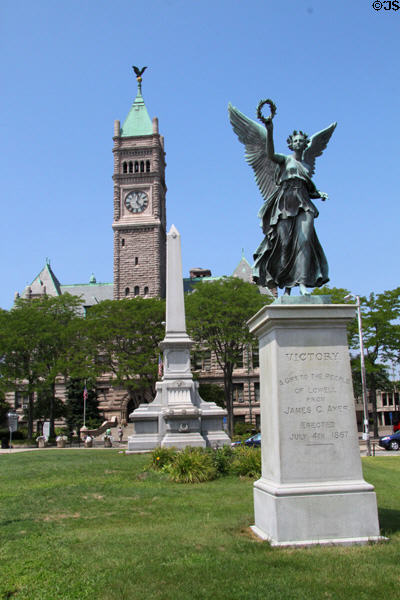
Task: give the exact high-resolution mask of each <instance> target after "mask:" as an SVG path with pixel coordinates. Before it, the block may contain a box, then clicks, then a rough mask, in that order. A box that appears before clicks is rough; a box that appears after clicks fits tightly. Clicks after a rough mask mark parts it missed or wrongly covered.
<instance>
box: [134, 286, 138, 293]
mask: <svg viewBox="0 0 400 600" xmlns="http://www.w3.org/2000/svg"><path fill="white" fill-rule="evenodd" d="M134 294H135V296H139V286H138V285H135V291H134Z"/></svg>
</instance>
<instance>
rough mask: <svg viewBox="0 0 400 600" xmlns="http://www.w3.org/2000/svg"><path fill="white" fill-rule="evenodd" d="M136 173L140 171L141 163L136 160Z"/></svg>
mask: <svg viewBox="0 0 400 600" xmlns="http://www.w3.org/2000/svg"><path fill="white" fill-rule="evenodd" d="M135 173H139V163H138V161H137V160H135Z"/></svg>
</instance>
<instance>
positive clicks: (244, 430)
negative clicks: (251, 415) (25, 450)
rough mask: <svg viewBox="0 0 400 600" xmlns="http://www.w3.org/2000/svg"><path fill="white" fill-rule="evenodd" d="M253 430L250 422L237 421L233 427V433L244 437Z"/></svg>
mask: <svg viewBox="0 0 400 600" xmlns="http://www.w3.org/2000/svg"><path fill="white" fill-rule="evenodd" d="M254 430H255V428H254V425H253V424H252V423H245V422H244V421H239V422H238V423H235V425H234V428H233V433H234V435H237V436H240V437H241V436H246V439H247V438H248V437H249V436H250V435H251V434H252V433H253V431H254Z"/></svg>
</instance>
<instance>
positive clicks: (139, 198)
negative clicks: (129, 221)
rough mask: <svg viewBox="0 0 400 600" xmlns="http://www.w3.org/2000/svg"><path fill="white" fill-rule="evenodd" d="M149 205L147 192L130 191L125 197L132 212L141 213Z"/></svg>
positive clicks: (126, 204)
mask: <svg viewBox="0 0 400 600" xmlns="http://www.w3.org/2000/svg"><path fill="white" fill-rule="evenodd" d="M148 205H149V199H148V197H147V194H146V192H141V191H136V192H129V194H128V195H127V197H126V198H125V206H126V208H127V209H128V210H129V211H130V212H132V213H141V212H143V211H144V210H145V209H146V208H147V207H148Z"/></svg>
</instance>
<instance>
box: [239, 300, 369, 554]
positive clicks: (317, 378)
mask: <svg viewBox="0 0 400 600" xmlns="http://www.w3.org/2000/svg"><path fill="white" fill-rule="evenodd" d="M286 301H287V304H285V303H284V302H285V300H282V299H280V302H279V303H274V304H273V305H270V306H268V307H264V308H263V309H262V310H261V311H259V312H258V313H257V314H256V315H255V316H254V317H253V318H252V319H251V320H250V321H249V327H250V331H251V332H252V333H254V334H256V335H257V336H258V338H259V345H260V396H261V432H262V441H261V452H262V475H261V479H259V480H258V481H256V482H255V484H254V511H255V525H254V526H253V530H254V532H255V533H256V534H257V535H259V536H260V537H262V538H263V539H267V540H269V541H270V542H271V543H272V545H277V546H285V545H309V544H324V543H330V544H332V543H334V544H344V543H365V542H368V541H371V540H377V539H380V538H379V523H378V514H377V505H376V496H375V493H374V491H373V490H374V488H373V486H372V485H370V484H368V483H366V482H365V481H364V479H363V475H362V470H361V459H360V450H359V445H358V433H357V425H356V417H355V409H354V399H353V387H352V380H351V371H350V361H349V351H348V347H347V333H346V325H347V323H348V322H349V321H350V320H351V319H352V318H353V317H354V313H355V310H354V307H352V306H347V305H333V304H320V302H322V301H323V300H321V298H317V299H315V298H314V297H308V298H305V299H302V298H296V299H295V298H288V299H287V300H286ZM296 302H297V303H296ZM301 302H303V303H301ZM314 302H315V304H314Z"/></svg>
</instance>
